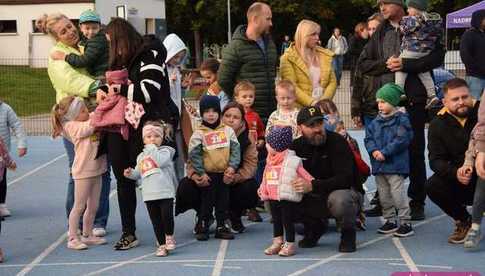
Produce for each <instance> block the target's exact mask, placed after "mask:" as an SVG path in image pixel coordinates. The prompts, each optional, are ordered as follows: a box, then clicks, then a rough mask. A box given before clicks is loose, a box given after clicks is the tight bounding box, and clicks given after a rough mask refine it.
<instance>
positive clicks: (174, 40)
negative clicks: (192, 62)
mask: <svg viewBox="0 0 485 276" xmlns="http://www.w3.org/2000/svg"><path fill="white" fill-rule="evenodd" d="M163 45H164V46H165V48H166V49H167V58H166V59H165V64H166V65H167V70H168V79H169V82H170V97H171V98H172V101H173V102H174V103H175V105H177V108H178V110H179V114H180V110H181V106H182V74H181V73H180V65H181V63H182V62H180V63H179V64H177V65H175V66H173V65H170V64H168V61H169V60H170V59H171V58H173V57H174V56H175V55H176V54H178V53H179V52H180V51H183V50H185V51H186V52H185V55H186V54H187V47H186V46H185V43H184V42H183V41H182V39H180V37H178V36H177V35H176V34H169V35H168V36H167V37H166V38H165V39H164V40H163ZM184 59H185V56H184V57H183V58H181V59H180V60H181V61H183V60H184Z"/></svg>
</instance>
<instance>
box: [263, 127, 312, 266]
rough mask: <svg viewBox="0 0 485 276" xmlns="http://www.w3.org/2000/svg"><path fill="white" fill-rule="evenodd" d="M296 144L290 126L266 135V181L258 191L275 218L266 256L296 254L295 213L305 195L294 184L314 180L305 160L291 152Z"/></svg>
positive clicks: (271, 131) (264, 178) (274, 129)
mask: <svg viewBox="0 0 485 276" xmlns="http://www.w3.org/2000/svg"><path fill="white" fill-rule="evenodd" d="M292 141H293V133H292V130H291V127H289V126H286V127H278V126H275V127H273V128H271V130H270V132H269V133H268V135H267V136H266V148H267V149H268V158H267V160H266V168H265V169H264V176H263V182H262V183H261V186H260V187H259V189H258V194H259V196H260V198H261V200H264V201H269V204H270V207H271V208H270V210H271V216H272V218H273V243H272V244H271V246H269V247H268V248H266V249H265V250H264V253H265V254H266V255H275V254H278V255H280V256H284V257H288V256H292V255H294V254H295V251H296V246H295V244H294V242H295V226H294V222H295V217H294V210H295V208H296V206H295V205H296V204H297V202H300V201H301V199H302V197H303V194H302V193H297V192H295V191H294V190H293V187H292V185H291V182H292V181H293V180H294V179H295V178H296V177H297V176H298V177H301V178H303V179H304V180H305V181H308V182H311V181H312V180H313V177H312V176H311V175H310V174H309V173H308V172H307V171H306V170H305V169H304V168H303V164H302V161H301V159H300V158H299V157H298V156H296V154H295V152H294V151H292V150H290V149H289V147H290V145H291V143H292ZM283 233H285V238H286V239H285V242H283V241H284V240H283Z"/></svg>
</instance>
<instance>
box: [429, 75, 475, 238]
mask: <svg viewBox="0 0 485 276" xmlns="http://www.w3.org/2000/svg"><path fill="white" fill-rule="evenodd" d="M443 92H444V98H443V105H444V107H443V109H441V110H440V111H439V112H438V115H437V116H436V117H435V118H434V119H433V121H431V123H430V125H429V131H428V150H429V163H430V167H431V169H432V170H433V172H434V175H433V176H431V177H430V178H429V179H428V183H427V187H426V192H427V193H428V196H429V198H430V199H431V201H433V202H434V203H435V204H436V205H438V206H439V207H440V208H441V209H442V210H443V211H444V212H445V213H446V214H447V215H448V216H450V217H451V218H453V219H454V220H455V230H454V231H453V233H452V234H451V235H450V236H449V237H448V242H450V243H453V244H458V243H463V242H464V240H465V237H466V234H467V232H468V230H469V229H470V226H471V217H470V214H469V213H468V211H467V210H466V206H467V205H472V204H473V195H474V193H475V183H476V181H477V175H476V173H475V171H473V172H470V173H467V174H466V175H463V174H460V173H458V169H459V168H460V167H461V166H463V163H464V160H465V152H466V150H467V148H468V141H469V138H470V133H471V131H472V129H473V127H474V126H475V124H476V123H477V116H478V107H479V103H478V102H475V101H474V100H473V98H472V96H471V94H470V91H469V88H468V85H467V83H466V81H465V80H463V79H460V78H454V79H451V80H449V81H448V82H446V84H445V86H444V88H443Z"/></svg>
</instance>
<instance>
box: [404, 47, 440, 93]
mask: <svg viewBox="0 0 485 276" xmlns="http://www.w3.org/2000/svg"><path fill="white" fill-rule="evenodd" d="M429 53H430V52H425V53H419V52H411V51H406V50H404V51H403V52H402V53H401V55H400V56H399V57H401V58H409V59H418V58H422V57H424V56H427V55H428V54H429ZM407 77H408V73H406V72H402V71H397V72H396V74H395V78H396V84H397V85H399V86H401V87H402V88H403V89H404V84H405V83H406V78H407ZM418 77H419V79H420V80H421V82H422V83H423V86H424V87H425V88H426V94H427V97H428V98H433V97H435V96H436V91H435V88H434V81H433V77H432V76H431V72H429V71H428V72H424V73H419V74H418Z"/></svg>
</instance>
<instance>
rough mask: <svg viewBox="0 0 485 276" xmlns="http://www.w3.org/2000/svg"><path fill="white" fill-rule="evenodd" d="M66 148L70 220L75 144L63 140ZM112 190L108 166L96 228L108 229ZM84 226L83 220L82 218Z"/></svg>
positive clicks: (67, 203)
mask: <svg viewBox="0 0 485 276" xmlns="http://www.w3.org/2000/svg"><path fill="white" fill-rule="evenodd" d="M62 142H63V143H64V148H65V149H66V153H67V158H68V160H69V183H68V185H67V198H66V215H67V217H68V218H69V214H70V213H71V209H72V206H73V205H74V180H73V179H72V175H71V167H72V163H73V162H74V144H73V143H71V142H70V141H69V140H67V139H66V138H62ZM110 190H111V166H110V164H108V170H107V171H106V173H104V174H103V182H102V187H101V195H100V197H99V206H98V211H97V212H96V218H95V219H94V227H102V228H106V225H107V224H108V216H109V192H110ZM81 224H82V218H81Z"/></svg>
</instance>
